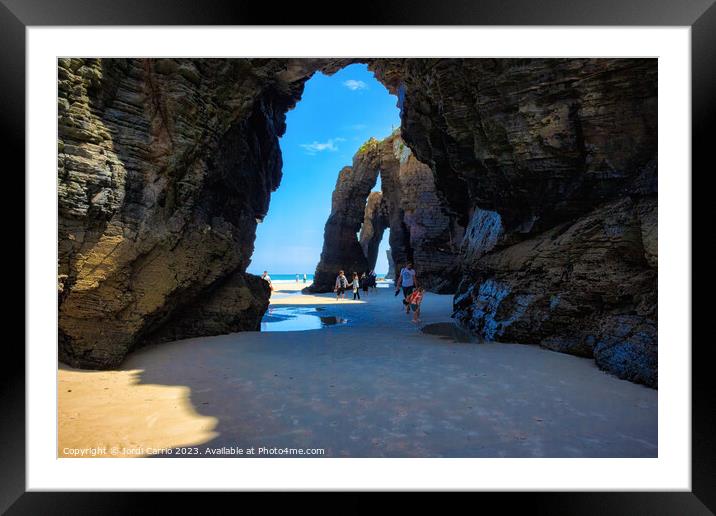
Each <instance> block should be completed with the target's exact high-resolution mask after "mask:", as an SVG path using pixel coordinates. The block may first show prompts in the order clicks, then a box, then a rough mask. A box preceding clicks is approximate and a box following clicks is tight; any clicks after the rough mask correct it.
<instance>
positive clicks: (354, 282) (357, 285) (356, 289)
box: [350, 272, 360, 301]
mask: <svg viewBox="0 0 716 516" xmlns="http://www.w3.org/2000/svg"><path fill="white" fill-rule="evenodd" d="M350 285H351V287H353V301H355V300H356V299H358V301H360V290H359V289H360V281H358V273H357V272H354V273H353V278H352V279H351V283H350Z"/></svg>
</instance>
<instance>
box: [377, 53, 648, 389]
mask: <svg viewBox="0 0 716 516" xmlns="http://www.w3.org/2000/svg"><path fill="white" fill-rule="evenodd" d="M371 66H372V67H373V69H374V70H375V71H376V73H377V76H378V77H379V78H380V79H381V80H382V81H383V82H384V83H385V84H386V85H388V86H389V88H391V90H392V91H394V92H395V93H396V94H397V95H398V96H399V99H400V100H399V102H400V107H401V121H402V133H403V138H404V140H405V141H406V142H407V144H408V145H409V146H410V148H411V149H412V150H413V152H414V153H415V155H416V156H417V158H418V159H419V160H420V161H421V162H423V163H426V164H428V165H429V166H430V167H431V169H432V170H433V172H434V174H435V177H436V181H437V184H438V188H439V190H440V192H441V194H442V195H444V196H445V198H446V199H447V200H448V203H449V205H450V207H451V208H452V210H454V212H455V213H457V214H458V215H459V216H460V217H461V218H460V222H461V223H462V224H464V225H465V226H467V228H468V229H467V231H466V235H465V239H464V242H463V267H462V271H463V272H462V282H461V285H460V288H459V290H458V293H457V295H456V297H455V314H454V315H455V317H456V318H457V319H458V320H459V321H460V322H461V323H462V324H464V325H466V326H467V327H469V328H470V329H472V330H473V331H474V332H476V333H478V334H479V335H481V336H482V337H484V338H486V339H494V340H502V341H517V342H525V343H539V344H541V345H543V346H545V347H548V348H550V349H556V350H559V351H565V352H568V353H574V354H578V355H582V356H594V357H595V359H596V362H597V364H598V365H599V366H600V367H602V368H604V369H606V370H607V371H610V372H612V373H614V374H616V375H618V376H620V377H622V378H627V379H629V380H633V381H637V382H641V383H645V384H646V385H649V386H654V387H655V386H656V385H657V380H658V379H657V331H656V328H657V310H656V307H657V304H656V292H657V246H656V198H657V184H656V178H657V168H656V160H657V154H656V153H657V130H656V128H657V110H656V103H657V80H656V79H657V66H656V61H655V60H653V59H477V60H442V59H440V60H386V61H382V60H381V61H376V62H374V63H372V65H371Z"/></svg>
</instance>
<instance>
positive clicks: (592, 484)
mask: <svg viewBox="0 0 716 516" xmlns="http://www.w3.org/2000/svg"><path fill="white" fill-rule="evenodd" d="M690 41H691V34H690V29H689V28H688V27H678V28H567V27H560V28H554V27H550V28H515V27H510V28H503V27H489V28H483V27H454V28H453V27H450V28H444V27H441V28H422V27H421V28H390V27H385V28H383V27H381V28H375V27H373V28H364V27H363V28H357V27H354V28H340V29H338V28H315V27H311V28H258V27H252V28H238V27H231V28H228V27H216V28H213V27H212V28H160V29H159V28H119V27H111V28H60V27H30V28H28V30H27V79H28V82H27V151H26V152H27V166H28V169H27V204H26V206H27V208H26V209H27V212H26V221H27V229H28V234H27V257H28V264H27V265H28V267H27V271H28V275H27V279H26V282H27V288H28V295H27V298H26V299H27V307H26V308H27V310H26V313H27V319H26V325H27V351H26V352H27V403H28V406H27V408H28V410H27V488H28V490H48V489H57V490H80V489H83V490H87V489H97V490H99V489H103V490H112V489H116V490H119V489H137V490H155V489H162V490H179V489H199V490H218V489H239V488H241V489H279V488H280V489H309V488H325V489H352V488H356V489H357V488H363V489H422V488H433V489H485V490H507V489H529V490H548V489H563V490H656V489H672V490H690V486H691V475H690V453H691V428H690V422H691V409H690V407H691V403H690V400H691V392H690V381H691V377H690V363H691V349H690V344H691V336H690V304H689V302H688V300H690V299H691V295H690V284H691V275H690V263H691V260H690V249H691V242H690V240H689V235H690V233H691V231H690V227H691V222H690V206H691V200H690V175H691V174H690V172H691V160H690V156H691V154H690V152H691V151H690V142H691V120H690V112H691V95H690V92H691V69H690ZM247 55H250V56H256V55H260V56H263V57H272V56H273V57H283V56H287V55H290V56H314V57H318V56H332V57H342V56H373V57H389V56H406V57H408V56H413V57H420V56H464V57H487V56H489V57H510V56H534V57H537V56H565V55H569V56H601V57H604V56H617V57H630V56H640V57H658V58H659V171H660V174H659V183H660V184H659V190H660V194H659V211H660V217H659V262H660V271H661V274H660V276H659V341H660V344H661V345H660V349H659V384H660V389H659V458H658V459H271V460H262V459H151V460H142V459H91V460H89V459H88V460H79V459H56V458H55V455H56V415H57V404H56V397H55V396H56V372H57V369H56V356H55V340H56V335H57V331H56V297H57V295H56V287H55V285H56V267H57V264H56V262H55V256H56V237H57V235H56V232H55V228H56V222H57V212H56V202H57V192H56V184H57V183H56V159H57V143H56V102H57V100H56V58H57V57H58V56H118V57H119V56H212V57H234V56H236V57H238V56H247Z"/></svg>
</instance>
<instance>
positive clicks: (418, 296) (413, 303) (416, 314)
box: [406, 287, 425, 323]
mask: <svg viewBox="0 0 716 516" xmlns="http://www.w3.org/2000/svg"><path fill="white" fill-rule="evenodd" d="M424 293H425V289H424V288H423V287H417V288H416V289H415V290H413V293H412V294H410V295H409V296H408V299H406V301H407V302H408V306H409V307H410V309H411V310H412V311H413V321H412V322H414V323H419V322H420V305H421V303H422V302H423V294H424Z"/></svg>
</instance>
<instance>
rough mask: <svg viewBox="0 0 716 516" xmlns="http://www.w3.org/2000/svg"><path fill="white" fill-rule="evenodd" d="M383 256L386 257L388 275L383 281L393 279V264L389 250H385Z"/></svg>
mask: <svg viewBox="0 0 716 516" xmlns="http://www.w3.org/2000/svg"><path fill="white" fill-rule="evenodd" d="M385 254H386V256H387V257H388V273H387V274H386V275H385V279H395V262H394V261H393V253H392V252H391V250H390V249H386V250H385Z"/></svg>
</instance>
